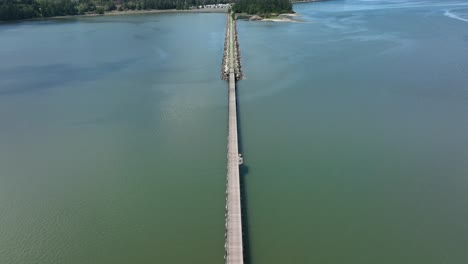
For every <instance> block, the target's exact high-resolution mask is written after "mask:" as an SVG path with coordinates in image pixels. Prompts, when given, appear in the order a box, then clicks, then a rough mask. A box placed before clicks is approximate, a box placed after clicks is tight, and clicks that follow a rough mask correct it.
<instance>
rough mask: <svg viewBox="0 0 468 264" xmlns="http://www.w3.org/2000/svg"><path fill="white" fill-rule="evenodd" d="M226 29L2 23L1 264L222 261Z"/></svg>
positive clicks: (148, 20) (103, 22)
mask: <svg viewBox="0 0 468 264" xmlns="http://www.w3.org/2000/svg"><path fill="white" fill-rule="evenodd" d="M224 25H225V16H224V15H223V14H183V15H182V14H179V15H176V14H170V15H152V16H143V15H142V16H119V17H102V18H82V19H70V20H48V21H36V22H22V23H15V24H4V25H0V58H1V61H2V63H1V64H0V76H1V81H0V123H1V125H0V263H2V264H13V263H14V264H29V263H31V264H32V263H35V264H36V263H41V264H42V263H44V264H54V263H57V264H59V263H60V264H63V263H67V264H72V263H76V264H83V263H99V264H103V263H113V264H114V263H126V264H127V263H222V262H223V254H224V249H223V245H224V201H225V200H224V197H225V194H224V191H225V172H226V135H227V120H226V114H227V105H226V101H227V100H226V98H227V93H226V89H225V88H226V87H225V82H224V81H222V80H220V78H219V74H220V64H221V57H222V52H223V42H224V40H223V35H224Z"/></svg>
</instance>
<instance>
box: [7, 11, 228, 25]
mask: <svg viewBox="0 0 468 264" xmlns="http://www.w3.org/2000/svg"><path fill="white" fill-rule="evenodd" d="M163 13H174V14H175V13H227V9H226V8H201V9H189V10H177V9H151V10H126V11H116V10H114V11H110V12H105V13H104V14H94V13H93V14H83V15H73V16H53V17H35V18H29V19H22V20H12V21H0V24H3V23H5V24H6V23H15V22H22V21H37V20H47V19H70V18H79V17H98V16H121V15H142V14H163Z"/></svg>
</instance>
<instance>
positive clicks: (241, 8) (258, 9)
mask: <svg viewBox="0 0 468 264" xmlns="http://www.w3.org/2000/svg"><path fill="white" fill-rule="evenodd" d="M233 11H234V12H236V13H247V14H272V13H276V14H280V13H290V12H291V11H292V4H291V2H290V0H239V1H238V2H237V3H236V4H235V5H234V6H233Z"/></svg>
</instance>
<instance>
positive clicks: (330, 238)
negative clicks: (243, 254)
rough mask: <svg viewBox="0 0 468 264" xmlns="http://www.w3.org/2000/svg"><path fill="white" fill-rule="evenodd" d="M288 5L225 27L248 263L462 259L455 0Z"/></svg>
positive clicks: (466, 28)
mask: <svg viewBox="0 0 468 264" xmlns="http://www.w3.org/2000/svg"><path fill="white" fill-rule="evenodd" d="M294 9H295V10H296V11H297V12H298V13H300V14H301V15H302V16H301V17H300V19H302V20H304V21H305V22H304V23H267V22H265V23H251V22H240V23H238V29H239V40H240V46H241V52H242V58H243V64H244V71H245V75H246V79H245V80H243V81H241V82H240V83H239V88H238V89H239V95H240V97H239V101H240V123H241V134H242V147H243V155H244V162H245V164H246V165H247V167H248V173H247V174H246V175H245V181H246V183H245V188H246V193H247V195H246V198H247V205H248V207H247V212H248V216H247V217H248V229H249V252H250V256H249V260H250V263H252V264H260V263H269V264H272V263H289V264H292V263H297V264H303V263H320V264H325V263H330V264H343V263H346V264H363V263H367V264H376V263H378V264H387V263H388V264H397V263H398V264H431V263H434V264H436V263H438V264H441V263H445V264H449V263H451V264H457V263H468V225H467V223H468V210H467V204H468V178H467V175H468V162H467V160H468V122H467V117H468V23H467V21H464V20H461V19H460V18H463V16H464V15H466V14H468V2H466V1H359V0H349V1H327V2H322V3H314V4H297V5H295V6H294ZM450 14H452V16H450Z"/></svg>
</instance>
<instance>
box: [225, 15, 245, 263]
mask: <svg viewBox="0 0 468 264" xmlns="http://www.w3.org/2000/svg"><path fill="white" fill-rule="evenodd" d="M228 19H229V21H230V22H229V23H228V26H229V30H228V31H229V92H228V94H229V123H228V126H229V128H228V155H227V159H228V162H227V191H226V195H227V197H226V242H225V250H226V256H225V257H226V264H243V263H244V254H243V244H242V214H241V194H240V179H239V149H238V147H239V145H238V137H237V105H236V77H235V74H234V48H235V47H234V37H233V34H235V32H234V29H233V23H235V22H234V21H232V18H231V16H230V15H228Z"/></svg>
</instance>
